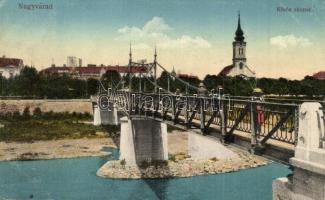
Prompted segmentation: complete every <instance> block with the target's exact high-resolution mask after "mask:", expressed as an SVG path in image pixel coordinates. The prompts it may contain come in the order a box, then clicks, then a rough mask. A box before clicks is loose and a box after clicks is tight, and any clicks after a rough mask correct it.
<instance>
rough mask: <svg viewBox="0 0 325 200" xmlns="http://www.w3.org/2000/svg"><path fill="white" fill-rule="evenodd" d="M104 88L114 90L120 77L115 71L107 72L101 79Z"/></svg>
mask: <svg viewBox="0 0 325 200" xmlns="http://www.w3.org/2000/svg"><path fill="white" fill-rule="evenodd" d="M101 80H102V82H103V85H104V87H106V88H114V87H116V86H117V84H118V83H119V82H120V80H121V75H120V73H118V72H117V71H116V70H107V71H106V72H105V74H104V75H103V76H102V78H101Z"/></svg>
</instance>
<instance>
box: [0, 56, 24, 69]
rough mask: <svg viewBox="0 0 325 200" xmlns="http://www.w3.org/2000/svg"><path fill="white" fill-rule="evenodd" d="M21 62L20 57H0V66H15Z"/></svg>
mask: <svg viewBox="0 0 325 200" xmlns="http://www.w3.org/2000/svg"><path fill="white" fill-rule="evenodd" d="M22 63H23V60H22V59H18V58H4V57H1V58H0V67H8V66H15V67H19V66H20V65H21V64H22Z"/></svg>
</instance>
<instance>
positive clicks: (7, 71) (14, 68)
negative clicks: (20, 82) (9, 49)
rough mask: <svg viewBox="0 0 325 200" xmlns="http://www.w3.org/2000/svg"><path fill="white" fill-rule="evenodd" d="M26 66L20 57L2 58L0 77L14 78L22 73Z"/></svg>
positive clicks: (0, 59)
mask: <svg viewBox="0 0 325 200" xmlns="http://www.w3.org/2000/svg"><path fill="white" fill-rule="evenodd" d="M23 67H24V63H23V60H22V59H18V58H6V57H4V56H3V57H1V58H0V77H5V78H13V77H15V76H17V75H19V74H20V71H21V70H22V68H23Z"/></svg>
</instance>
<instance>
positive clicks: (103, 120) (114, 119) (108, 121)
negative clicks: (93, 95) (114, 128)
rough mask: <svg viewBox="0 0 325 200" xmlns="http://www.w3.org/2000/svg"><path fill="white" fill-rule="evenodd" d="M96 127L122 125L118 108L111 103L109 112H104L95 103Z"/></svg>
mask: <svg viewBox="0 0 325 200" xmlns="http://www.w3.org/2000/svg"><path fill="white" fill-rule="evenodd" d="M93 112H94V125H96V126H99V125H118V124H120V119H119V117H120V116H119V112H118V109H117V106H116V105H115V104H113V103H110V105H109V108H108V109H107V110H102V109H100V107H99V106H98V104H97V103H93Z"/></svg>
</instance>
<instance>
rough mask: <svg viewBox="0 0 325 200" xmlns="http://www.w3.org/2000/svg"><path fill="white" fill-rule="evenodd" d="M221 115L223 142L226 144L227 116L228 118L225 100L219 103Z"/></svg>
mask: <svg viewBox="0 0 325 200" xmlns="http://www.w3.org/2000/svg"><path fill="white" fill-rule="evenodd" d="M219 102H220V105H219V113H220V118H221V125H220V126H221V135H222V142H224V140H225V137H226V135H227V116H226V111H225V108H226V106H225V103H224V101H223V100H221V101H219Z"/></svg>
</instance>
